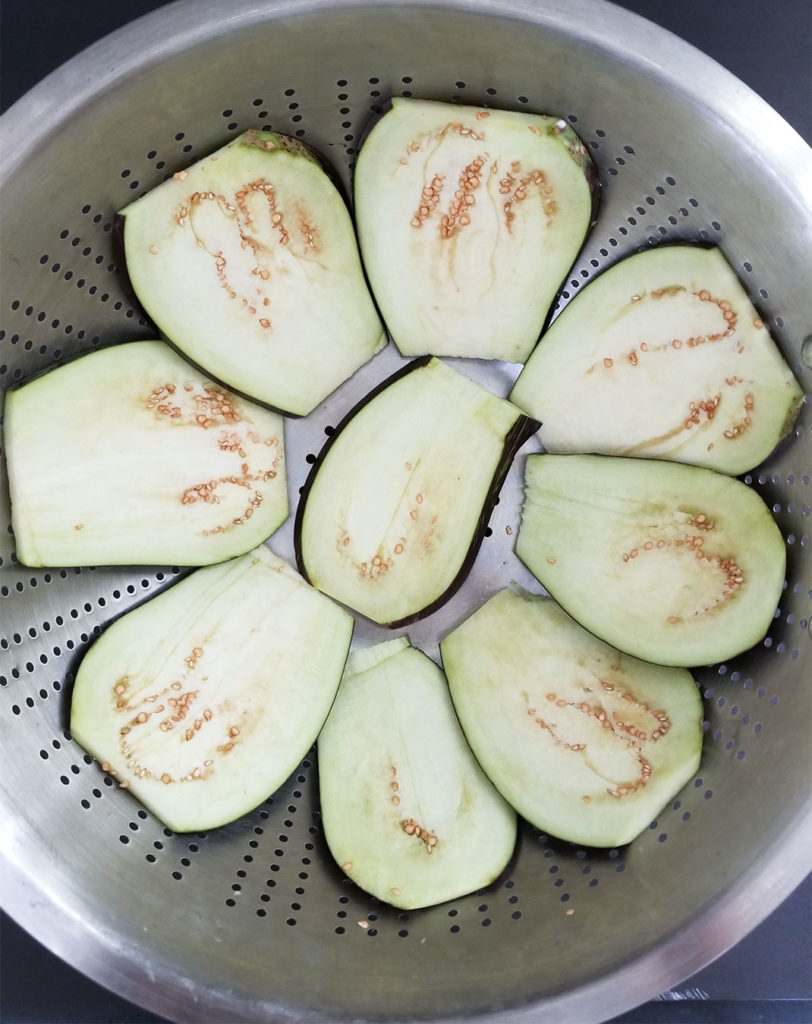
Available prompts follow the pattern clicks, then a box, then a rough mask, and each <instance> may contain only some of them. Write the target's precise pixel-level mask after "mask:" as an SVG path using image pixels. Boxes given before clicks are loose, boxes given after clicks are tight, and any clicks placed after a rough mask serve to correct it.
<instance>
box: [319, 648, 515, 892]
mask: <svg viewBox="0 0 812 1024" xmlns="http://www.w3.org/2000/svg"><path fill="white" fill-rule="evenodd" d="M318 760H319V790H320V797H321V810H322V822H323V825H324V833H325V838H326V840H327V844H328V846H329V848H330V852H331V853H332V855H333V857H334V858H335V860H336V862H337V863H338V864H339V865H340V867H341V869H342V871H344V872H345V873H346V874H347V875H348V876H349V877H350V878H351V879H352V880H353V881H354V882H356V884H357V885H359V886H360V887H361V888H362V889H365V890H366V891H367V892H369V893H371V894H372V895H374V896H377V897H378V899H381V900H384V901H385V902H387V903H390V904H392V905H393V906H396V907H402V908H404V909H407V910H412V909H415V908H417V907H426V906H430V905H433V904H436V903H441V902H444V901H445V900H449V899H453V898H455V897H457V896H462V895H465V894H466V893H469V892H474V891H476V890H477V889H480V888H482V887H483V886H485V885H488V884H490V883H491V882H492V881H493V880H494V879H495V878H496V877H497V876H498V875H499V874H500V872H501V871H502V870H503V869H504V868H505V866H506V865H507V863H508V861H509V860H510V857H511V855H512V853H513V850H514V847H515V845H516V826H517V822H516V814H515V812H514V811H513V809H512V808H511V807H510V806H509V805H508V804H507V802H506V801H505V800H504V799H503V798H502V797H501V796H500V795H499V793H498V792H497V791H496V789H495V788H494V786H493V785H492V784H491V783H490V782H489V781H488V779H487V778H486V776H485V775H484V773H483V772H482V769H481V768H480V766H479V765H478V764H477V762H476V760H475V758H474V756H473V754H472V753H471V750H470V748H469V747H468V744H467V743H466V741H465V737H464V736H463V734H462V730H461V729H460V725H459V722H458V721H457V719H456V716H455V714H454V709H453V707H452V705H451V700H450V698H449V694H448V686H447V684H446V680H445V677H444V676H443V673H442V671H441V670H440V669H439V668H438V667H437V665H435V663H434V662H433V661H432V660H431V659H430V658H428V657H427V656H426V655H425V654H423V653H422V652H421V651H418V650H417V649H416V648H414V647H411V646H410V644H409V641H408V640H407V639H406V638H405V637H397V638H395V639H392V640H386V641H383V642H382V643H379V644H376V645H375V646H373V647H367V648H365V649H363V650H359V651H355V652H353V654H351V655H350V657H349V660H348V662H347V668H346V671H345V673H344V677H343V679H342V681H341V685H340V687H339V690H338V696H337V697H336V700H335V704H334V705H333V708H332V710H331V711H330V715H329V717H328V719H327V721H326V723H325V725H324V728H323V729H322V731H321V734H320V736H319V741H318Z"/></svg>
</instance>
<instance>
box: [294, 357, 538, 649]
mask: <svg viewBox="0 0 812 1024" xmlns="http://www.w3.org/2000/svg"><path fill="white" fill-rule="evenodd" d="M433 358H434V357H433V356H431V355H425V356H419V357H418V358H417V359H413V360H412V361H411V362H409V363H407V364H406V366H404V367H401V369H399V370H397V371H396V372H395V373H393V374H391V375H390V376H389V377H386V378H385V379H384V380H382V381H381V382H380V383H379V384H378V385H376V386H375V387H374V388H373V389H372V390H371V391H370V392H368V394H366V395H365V396H364V397H363V398H362V399H361V400H360V401H359V402H358V403H357V404H356V405H355V406H354V407H353V408H352V409H350V410H349V412H348V413H347V414H346V415H345V416H344V417H343V419H342V420H341V421H340V422H339V424H338V426H337V427H336V428H335V430H334V431H333V433H332V434H331V435H330V437H328V438H327V440H326V441H325V443H324V445H323V446H322V449H321V451H320V452H319V454H318V456H317V457H316V461H315V462H314V463H313V465H312V466H311V468H310V472H309V473H308V475H307V479H306V480H305V483H304V486H303V487H302V489H301V493H300V495H299V502H298V505H297V507H296V515H295V519H294V525H293V550H294V556H295V559H296V567H297V569H298V571H299V573H300V575H301V576H302V577H304V579H305V580H307V582H308V583H311V584H312V581H311V579H310V577H309V576H308V573H307V568H306V566H305V561H304V555H303V552H302V523H303V520H304V513H305V506H306V504H307V499H308V496H309V494H310V489H311V487H312V485H313V481H314V480H315V478H316V474H317V473H318V471H319V468H320V466H321V464H322V463H323V461H324V459H325V457H326V455H327V453H328V452H329V451H330V448H331V447H332V445H333V444H334V442H335V441H336V439H337V438H338V437H339V435H340V434H341V432H342V430H343V429H344V427H345V426H346V425H347V424H348V423H349V422H350V421H351V420H353V419H354V418H355V416H356V415H357V414H358V413H359V412H360V411H361V410H362V409H363V408H364V406H365V405H366V404H367V403H368V402H371V401H372V399H373V398H376V397H377V396H378V395H380V394H381V393H382V392H383V391H385V390H386V389H387V388H389V387H390V386H391V385H393V384H395V383H396V382H397V381H399V380H400V379H401V378H402V377H405V376H406V375H407V374H409V373H413V372H414V371H415V370H419V369H420V368H421V367H423V366H426V364H427V363H429V362H431V360H432V359H433ZM540 427H541V423H539V422H538V421H537V420H534V419H531V418H530V417H529V416H526V415H524V414H521V415H520V416H519V417H518V418H517V420H516V422H515V423H514V424H513V426H512V427H511V429H510V430H509V431H508V433H507V434H506V436H505V442H504V445H503V447H502V455H501V457H500V459H499V462H498V464H497V466H496V469H495V471H494V474H493V477H492V478H491V482H490V486H489V488H488V492H487V494H486V495H485V500H484V501H483V503H482V508H481V510H480V514H479V518H478V520H477V523H476V527H475V528H474V531H473V533H472V536H471V543H470V545H469V547H468V550H467V552H466V554H465V557H464V558H463V560H462V562H461V564H460V568H459V572H458V573H457V575H456V576H455V577H454V579H453V580H452V582H451V583H450V584H449V586H448V587H447V588H446V589H445V591H443V593H442V594H440V595H439V596H438V597H437V598H435V599H434V600H433V601H431V602H430V603H429V604H427V605H426V606H425V607H424V608H421V609H420V610H419V611H416V612H414V613H412V614H411V615H407V616H405V617H404V618H402V619H397V620H396V621H394V622H386V623H380V625H384V626H386V627H387V628H388V629H400V628H401V627H403V626H409V625H411V624H412V623H414V622H419V621H420V620H422V619H425V618H427V617H428V616H429V615H431V614H432V613H433V612H435V611H437V609H438V608H441V607H442V606H443V605H444V604H445V603H446V602H447V601H449V600H450V599H451V598H452V597H453V596H454V594H456V592H457V591H458V590H459V589H460V587H461V586H462V584H463V583H464V582H465V579H466V577H467V576H468V573H469V572H470V570H471V566H472V565H473V564H474V560H475V558H476V556H477V554H478V552H479V549H480V546H481V545H482V541H483V540H484V538H485V535H486V530H487V528H488V523H489V522H490V518H491V515H492V513H493V510H494V507H495V505H496V502H497V501H498V499H499V492H500V491H501V489H502V485H503V484H504V482H505V478H506V477H507V474H508V472H509V471H510V467H511V465H512V464H513V460H514V459H515V457H516V456H517V454H518V453H519V450H520V449H521V447H522V446H523V445H524V444H525V442H526V441H529V440H530V438H531V437H532V436H533V435H534V434H535V433H536V432H537V431H538V430H539V429H540ZM353 614H356V615H357V614H360V613H358V612H356V611H355V610H354V609H353Z"/></svg>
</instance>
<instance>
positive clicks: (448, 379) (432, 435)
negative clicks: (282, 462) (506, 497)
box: [300, 359, 521, 624]
mask: <svg viewBox="0 0 812 1024" xmlns="http://www.w3.org/2000/svg"><path fill="white" fill-rule="evenodd" d="M520 415H521V414H520V413H519V410H518V409H516V408H515V407H514V406H512V405H511V404H510V403H509V402H506V401H505V400H504V399H502V398H498V397H496V396H494V395H492V394H491V393H490V392H488V391H486V390H485V389H484V388H482V387H481V386H480V385H479V384H476V383H475V382H474V381H472V380H470V379H469V378H467V377H464V376H463V375H462V374H461V373H459V372H458V371H457V370H455V369H452V368H451V367H449V366H447V365H446V364H444V363H442V362H441V361H439V360H436V359H435V360H431V361H430V362H429V363H428V364H427V365H425V366H422V367H419V368H417V369H413V370H411V371H410V372H408V373H407V374H406V375H405V376H403V377H401V378H400V379H399V380H397V381H395V382H393V383H392V384H390V385H389V386H387V387H386V388H385V389H384V390H383V391H382V392H380V394H378V395H376V396H375V397H374V398H372V399H371V400H370V401H369V402H367V403H366V404H364V405H363V406H362V407H361V408H360V409H359V410H358V412H357V413H356V414H355V415H354V416H353V418H352V420H351V421H350V422H349V423H347V424H346V425H345V426H344V427H343V429H342V430H341V432H340V433H339V434H338V436H337V437H336V438H335V440H334V442H333V444H332V446H331V447H330V448H329V450H328V451H327V453H326V454H325V456H324V458H323V461H322V462H321V463H320V464H319V466H318V470H317V473H316V475H315V477H314V479H313V481H312V484H311V486H310V489H309V491H308V492H307V493H306V495H305V497H304V501H305V505H304V512H303V516H302V522H301V541H300V547H301V553H302V559H303V562H304V567H305V571H306V575H307V577H308V579H309V580H310V581H311V582H312V583H313V585H314V586H316V587H318V588H319V589H320V590H323V591H324V592H325V593H327V594H330V595H331V596H332V597H334V598H336V599H337V600H339V601H342V602H343V603H344V604H346V605H348V606H349V607H351V608H354V609H355V610H356V611H358V612H360V613H361V614H362V615H365V616H367V617H368V618H370V619H372V620H373V621H375V622H379V623H383V624H388V623H392V622H397V621H399V620H401V619H404V618H407V617H408V616H410V615H414V614H416V613H418V612H420V611H421V610H422V609H423V608H425V607H427V606H428V605H430V604H431V603H432V602H433V601H435V600H437V599H438V598H440V597H441V596H442V595H443V594H444V593H445V592H446V591H447V590H448V588H449V586H450V585H451V584H452V583H453V582H454V580H455V579H456V578H457V576H458V574H459V572H460V569H461V567H462V566H463V564H464V562H465V559H466V557H467V555H468V553H469V549H470V547H471V543H472V539H473V537H474V536H475V534H476V531H477V529H478V526H479V523H480V517H481V514H482V509H483V504H484V502H485V499H486V497H487V495H488V494H489V491H490V488H491V484H492V481H493V477H494V473H495V471H496V468H497V466H498V465H499V463H500V461H501V459H502V455H503V450H504V446H505V437H506V435H507V434H508V432H509V431H510V428H511V427H512V426H513V424H514V423H515V422H516V420H517V419H518V418H519V416H520Z"/></svg>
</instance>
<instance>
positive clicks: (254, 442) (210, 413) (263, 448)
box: [146, 383, 283, 536]
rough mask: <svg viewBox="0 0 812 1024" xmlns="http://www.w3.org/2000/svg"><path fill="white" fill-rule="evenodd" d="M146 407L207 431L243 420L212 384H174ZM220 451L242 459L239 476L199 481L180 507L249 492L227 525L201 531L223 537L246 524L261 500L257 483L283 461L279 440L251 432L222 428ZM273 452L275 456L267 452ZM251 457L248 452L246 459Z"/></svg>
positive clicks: (271, 474) (229, 399)
mask: <svg viewBox="0 0 812 1024" xmlns="http://www.w3.org/2000/svg"><path fill="white" fill-rule="evenodd" d="M146 407H147V408H148V409H153V410H154V411H155V412H156V413H157V414H158V415H160V416H166V417H168V418H169V419H171V420H173V421H174V422H175V423H177V424H179V425H182V424H188V425H193V426H197V427H201V428H202V429H203V430H208V429H210V428H212V427H220V428H223V427H226V426H229V425H230V426H234V425H236V424H238V423H241V422H242V417H241V415H240V414H239V412H238V411H237V409H236V408H235V405H234V400H233V397H232V396H231V395H229V394H228V393H227V392H225V391H223V390H222V389H221V388H218V387H215V386H214V385H211V384H203V385H195V384H190V383H186V384H184V385H182V386H178V385H176V384H173V383H167V384H163V385H161V386H160V387H157V388H155V389H154V390H153V391H152V392H151V393H150V395H149V396H148V397H147V400H146ZM216 445H217V448H218V450H219V451H221V452H224V453H227V454H234V455H236V456H237V457H238V458H239V459H240V464H239V467H238V472H233V473H229V474H224V475H223V476H220V477H217V478H214V479H211V480H203V481H200V482H198V483H195V484H192V485H190V486H189V487H186V488H185V489H184V490H183V492H182V493H181V496H180V502H181V504H182V505H194V504H197V503H198V502H202V503H203V504H207V505H219V504H220V502H221V497H220V492H221V491H222V489H223V488H224V487H239V488H244V489H246V490H248V491H250V492H251V493H250V497H249V498H248V500H247V502H246V504H245V507H244V508H243V509H242V511H241V512H240V513H239V514H238V515H236V516H233V517H232V518H231V520H230V521H228V522H225V523H218V524H216V525H215V526H213V527H208V528H206V529H204V530H203V531H202V532H203V535H204V536H209V535H210V534H219V533H223V532H224V531H225V530H227V529H229V528H232V527H236V526H240V525H241V524H242V523H244V522H245V521H246V520H247V519H250V518H251V516H252V515H253V514H254V511H255V510H256V509H257V508H259V507H260V505H261V504H262V502H263V500H264V494H263V491H262V490H261V489H260V488H259V487H257V486H256V485H257V484H261V483H267V482H269V481H270V480H273V479H274V478H275V477H276V476H277V474H278V472H279V465H280V463H281V462H282V459H283V453H282V448H281V445H280V441H279V438H278V437H266V436H263V435H261V434H259V433H258V432H257V431H255V430H250V429H243V430H242V431H235V430H224V429H221V430H220V432H219V434H218V436H217V440H216ZM268 449H273V451H268ZM249 452H250V453H251V454H250V455H249Z"/></svg>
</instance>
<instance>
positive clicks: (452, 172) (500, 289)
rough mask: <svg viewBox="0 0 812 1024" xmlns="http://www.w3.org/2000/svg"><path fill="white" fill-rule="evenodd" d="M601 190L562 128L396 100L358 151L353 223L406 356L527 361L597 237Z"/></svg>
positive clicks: (511, 115) (547, 119) (533, 117)
mask: <svg viewBox="0 0 812 1024" xmlns="http://www.w3.org/2000/svg"><path fill="white" fill-rule="evenodd" d="M595 180H596V174H595V170H594V167H593V164H592V161H591V160H590V157H589V155H588V153H587V150H586V148H585V147H584V145H583V143H582V142H581V140H580V139H579V138H578V136H577V135H576V134H575V132H574V131H573V129H572V128H571V127H570V125H569V124H568V123H567V122H566V121H564V120H562V119H560V118H556V117H551V116H549V115H543V114H530V113H526V112H517V111H505V110H493V109H488V108H484V107H469V106H462V105H457V104H450V103H441V102H437V101H429V100H417V99H404V98H402V97H395V98H394V99H393V100H392V106H391V109H390V110H389V111H387V113H386V114H384V115H383V117H382V118H381V119H380V121H378V123H377V124H376V125H375V126H374V127H373V129H372V131H371V132H370V133H369V135H368V137H367V139H366V141H365V142H364V144H363V146H362V147H361V151H360V153H359V156H358V164H357V169H356V173H355V213H356V223H357V226H358V237H359V242H360V245H361V253H362V256H363V259H364V264H365V266H366V270H367V274H368V276H369V279H370V284H371V286H372V290H373V293H374V295H375V298H376V299H377V302H378V305H379V307H380V309H381V312H382V314H383V318H384V320H385V321H386V324H387V327H388V328H389V330H390V332H391V334H392V337H393V338H394V340H395V343H396V345H397V346H398V348H399V349H400V351H401V352H402V353H403V355H406V356H416V355H423V354H425V353H431V354H432V355H438V356H468V357H472V358H483V359H501V360H506V361H509V362H521V361H523V360H524V359H525V358H526V357H527V356H528V355H529V353H530V351H531V349H532V348H533V345H534V344H535V342H536V339H537V338H538V336H539V334H540V332H541V329H542V326H543V324H544V320H545V317H546V315H547V313H548V310H549V308H550V306H551V304H552V301H553V299H554V297H555V295H556V293H557V291H558V289H559V287H560V286H561V283H562V281H563V280H564V278H565V276H566V274H567V272H568V270H569V268H570V267H571V266H572V264H573V262H574V260H575V257H576V256H577V254H578V251H579V250H580V248H581V245H582V243H583V240H584V238H585V236H586V233H587V231H588V230H589V227H590V223H591V218H592V212H593V201H594V197H595V195H596V192H595Z"/></svg>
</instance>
